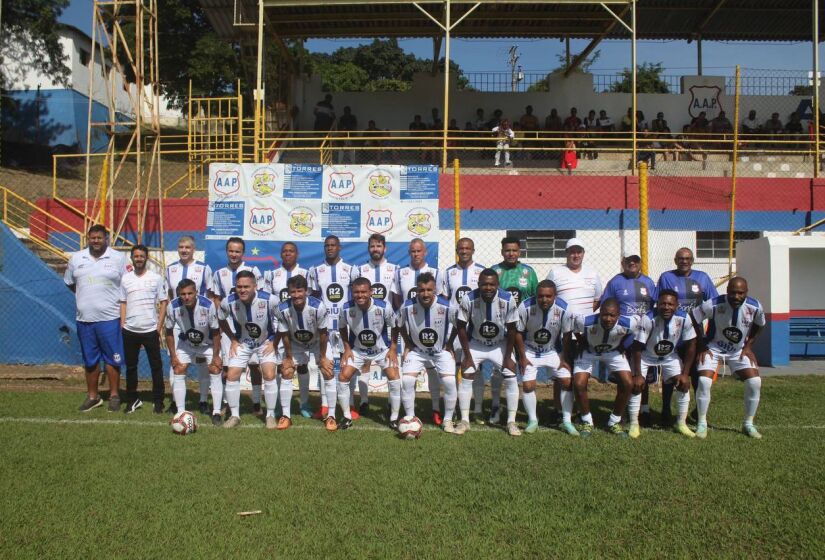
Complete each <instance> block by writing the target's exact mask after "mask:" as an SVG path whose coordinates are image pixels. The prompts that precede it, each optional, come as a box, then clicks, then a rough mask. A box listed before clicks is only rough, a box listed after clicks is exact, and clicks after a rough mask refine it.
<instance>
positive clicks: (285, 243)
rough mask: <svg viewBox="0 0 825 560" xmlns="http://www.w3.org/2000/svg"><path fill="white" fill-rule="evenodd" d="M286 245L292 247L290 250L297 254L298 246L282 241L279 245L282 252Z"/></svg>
mask: <svg viewBox="0 0 825 560" xmlns="http://www.w3.org/2000/svg"><path fill="white" fill-rule="evenodd" d="M287 245H292V248H293V249H295V252H296V253H297V252H298V246H297V245H296V244H295V243H293V242H292V241H284V242H283V243H282V244H281V250H282V251H283V250H284V247H286V246H287Z"/></svg>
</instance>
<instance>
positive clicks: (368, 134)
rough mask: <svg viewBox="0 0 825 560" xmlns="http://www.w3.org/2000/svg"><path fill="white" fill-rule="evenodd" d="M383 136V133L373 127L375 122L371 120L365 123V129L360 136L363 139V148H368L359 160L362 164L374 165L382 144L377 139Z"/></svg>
mask: <svg viewBox="0 0 825 560" xmlns="http://www.w3.org/2000/svg"><path fill="white" fill-rule="evenodd" d="M383 135H384V131H382V130H381V129H380V128H378V127H377V126H375V121H373V120H371V121H369V122H368V123H367V128H366V130H364V132H363V133H362V134H361V136H363V137H364V147H365V148H369V149H368V150H365V151H364V153H363V154H362V157H361V160H362V161H364V163H375V162H376V161H378V156H379V153H380V149H381V144H382V142H381V141H380V140H378V139H377V138H379V137H381V136H383Z"/></svg>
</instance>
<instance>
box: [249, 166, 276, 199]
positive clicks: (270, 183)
mask: <svg viewBox="0 0 825 560" xmlns="http://www.w3.org/2000/svg"><path fill="white" fill-rule="evenodd" d="M277 188H278V174H277V173H275V171H273V170H272V169H271V168H269V167H263V168H261V170H260V171H258V172H256V173H255V174H254V175H253V176H252V190H253V191H255V194H257V195H258V196H269V195H270V194H272V193H273V192H275V189H277Z"/></svg>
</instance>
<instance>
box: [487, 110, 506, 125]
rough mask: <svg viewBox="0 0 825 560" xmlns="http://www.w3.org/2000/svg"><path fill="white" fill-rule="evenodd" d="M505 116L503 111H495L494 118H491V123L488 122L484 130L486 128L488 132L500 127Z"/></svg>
mask: <svg viewBox="0 0 825 560" xmlns="http://www.w3.org/2000/svg"><path fill="white" fill-rule="evenodd" d="M503 114H504V113H503V112H502V111H501V109H496V110H495V111H493V118H491V119H490V120H489V121H487V122H486V123H485V124H484V128H485V129H486V130H490V129H492V128H494V127H496V126H498V125H499V123H500V122H501V116H502V115H503Z"/></svg>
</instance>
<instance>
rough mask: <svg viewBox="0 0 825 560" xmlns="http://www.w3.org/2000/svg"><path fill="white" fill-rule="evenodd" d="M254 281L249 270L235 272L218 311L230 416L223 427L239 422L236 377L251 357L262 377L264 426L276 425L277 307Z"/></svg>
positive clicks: (273, 426) (238, 380) (237, 378)
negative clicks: (226, 343)
mask: <svg viewBox="0 0 825 560" xmlns="http://www.w3.org/2000/svg"><path fill="white" fill-rule="evenodd" d="M256 282H257V279H256V278H255V274H254V273H253V272H251V271H249V270H242V271H240V272H238V274H237V278H236V280H235V293H232V294H229V295H228V296H227V297H226V298H225V299H224V300H223V301H222V302H221V307H220V309H219V310H218V319H219V320H220V325H221V330H222V331H223V333H224V334H226V336H227V337H229V351H228V352H227V356H228V363H227V364H226V365H227V367H228V371H227V373H226V390H225V393H226V402H227V403H228V404H229V410H230V413H231V416H230V417H229V419H228V420H227V421H226V422H224V424H223V427H224V428H234V427H236V426H238V425H239V424H240V423H241V419H240V399H241V381H240V379H241V374H243V372H244V371H245V370H246V368H247V367H248V366H249V362H250V361H251V360H252V359H253V358H254V359H256V360H257V361H258V363H259V364H260V369H261V374H262V376H263V379H264V395H265V398H266V409H267V410H266V427H267V428H269V429H273V428H275V427H277V421H276V420H275V405H276V402H277V399H276V396H277V392H278V389H277V381H276V380H275V366H276V364H277V360H278V354H277V352H275V351H274V349H273V346H272V340H273V339H274V338H275V333H274V327H273V324H274V322H275V320H274V316H275V313H276V312H277V310H278V300H277V299H276V298H275V297H272V296H271V295H270V294H269V292H264V291H263V290H260V291H259V290H257V284H256Z"/></svg>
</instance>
